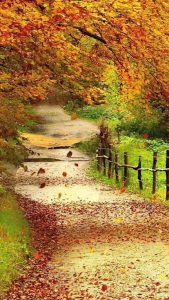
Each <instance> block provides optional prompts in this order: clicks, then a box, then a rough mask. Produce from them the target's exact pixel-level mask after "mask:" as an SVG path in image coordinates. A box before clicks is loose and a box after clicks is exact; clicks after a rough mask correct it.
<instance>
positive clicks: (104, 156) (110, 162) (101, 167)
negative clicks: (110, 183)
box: [96, 125, 169, 200]
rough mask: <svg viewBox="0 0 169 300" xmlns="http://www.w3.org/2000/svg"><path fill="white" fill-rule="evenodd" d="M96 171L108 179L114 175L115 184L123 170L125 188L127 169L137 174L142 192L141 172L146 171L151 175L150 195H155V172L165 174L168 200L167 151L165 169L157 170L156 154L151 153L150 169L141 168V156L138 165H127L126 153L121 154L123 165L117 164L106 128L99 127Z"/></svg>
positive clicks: (127, 179)
mask: <svg viewBox="0 0 169 300" xmlns="http://www.w3.org/2000/svg"><path fill="white" fill-rule="evenodd" d="M96 158H97V170H98V171H99V172H102V173H103V174H104V175H105V176H107V177H108V178H109V179H110V178H112V177H113V176H114V174H115V179H116V182H117V183H118V182H119V169H120V168H123V171H124V172H123V186H124V187H126V186H127V185H128V183H129V169H132V170H135V171H136V172H137V178H138V186H139V189H140V190H143V179H142V172H144V171H148V172H152V173H153V179H152V194H155V193H156V189H157V172H165V175H166V200H169V150H166V166H165V168H163V169H161V168H157V160H158V152H154V153H153V157H152V161H153V164H152V168H143V167H142V156H139V157H138V165H137V166H132V165H130V164H129V163H128V161H129V157H128V153H127V152H124V154H123V163H122V164H121V163H119V155H118V153H117V152H116V151H115V150H114V149H113V144H111V141H110V134H109V130H108V128H107V127H104V126H102V125H101V127H100V134H99V145H98V149H97V151H96Z"/></svg>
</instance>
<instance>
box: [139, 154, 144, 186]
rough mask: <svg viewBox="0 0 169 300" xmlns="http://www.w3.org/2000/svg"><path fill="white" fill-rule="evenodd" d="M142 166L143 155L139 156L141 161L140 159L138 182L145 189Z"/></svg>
mask: <svg viewBox="0 0 169 300" xmlns="http://www.w3.org/2000/svg"><path fill="white" fill-rule="evenodd" d="M141 166H142V157H141V156H139V161H138V184H139V188H140V190H143V181H142V173H141Z"/></svg>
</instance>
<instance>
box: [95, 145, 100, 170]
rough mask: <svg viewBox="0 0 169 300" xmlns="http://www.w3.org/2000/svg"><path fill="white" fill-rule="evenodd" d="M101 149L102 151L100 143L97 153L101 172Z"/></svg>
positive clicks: (98, 167)
mask: <svg viewBox="0 0 169 300" xmlns="http://www.w3.org/2000/svg"><path fill="white" fill-rule="evenodd" d="M100 151H101V149H100V143H99V146H98V149H97V151H96V153H97V170H98V171H99V172H100V170H101V158H100V156H101V152H100Z"/></svg>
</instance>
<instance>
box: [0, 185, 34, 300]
mask: <svg viewBox="0 0 169 300" xmlns="http://www.w3.org/2000/svg"><path fill="white" fill-rule="evenodd" d="M30 253H31V246H30V230H29V225H28V223H27V221H26V219H25V217H24V215H23V214H22V212H21V210H20V208H19V207H18V204H17V201H16V199H15V197H14V196H13V195H12V194H11V193H9V192H7V191H5V190H4V188H3V187H2V186H0V299H1V297H3V294H4V293H5V291H6V290H7V289H8V287H9V285H10V284H11V282H12V280H14V279H15V278H17V277H18V276H19V275H20V273H21V268H22V267H23V265H24V264H25V263H26V260H27V257H28V255H29V254H30Z"/></svg>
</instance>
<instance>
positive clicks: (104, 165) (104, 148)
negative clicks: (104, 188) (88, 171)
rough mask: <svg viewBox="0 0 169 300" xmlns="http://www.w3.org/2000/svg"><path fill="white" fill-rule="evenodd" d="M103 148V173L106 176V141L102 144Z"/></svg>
mask: <svg viewBox="0 0 169 300" xmlns="http://www.w3.org/2000/svg"><path fill="white" fill-rule="evenodd" d="M102 148H103V150H102V151H103V152H102V153H103V174H104V176H106V158H105V156H106V144H105V141H104V143H103V144H102Z"/></svg>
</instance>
